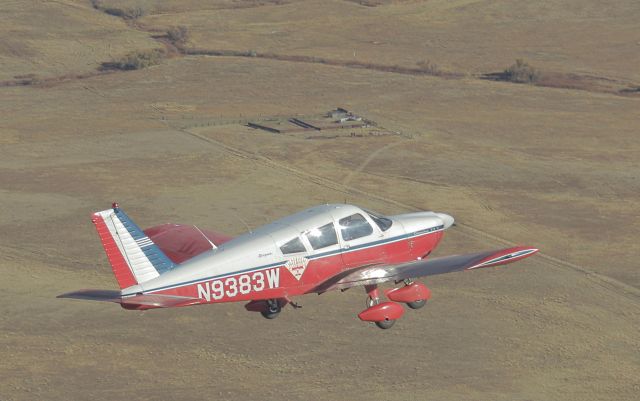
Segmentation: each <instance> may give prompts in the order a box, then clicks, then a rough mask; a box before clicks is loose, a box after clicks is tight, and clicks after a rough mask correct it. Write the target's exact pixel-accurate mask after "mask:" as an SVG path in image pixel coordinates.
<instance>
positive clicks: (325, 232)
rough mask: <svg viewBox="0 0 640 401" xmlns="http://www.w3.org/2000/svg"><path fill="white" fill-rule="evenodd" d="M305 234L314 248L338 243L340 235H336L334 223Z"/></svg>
mask: <svg viewBox="0 0 640 401" xmlns="http://www.w3.org/2000/svg"><path fill="white" fill-rule="evenodd" d="M305 235H306V236H307V239H308V240H309V243H310V244H311V246H312V247H313V249H321V248H326V247H328V246H331V245H335V244H337V243H338V236H337V235H336V229H335V228H334V226H333V223H329V224H325V225H324V226H322V227H318V228H314V229H312V230H309V231H307V232H306V233H305Z"/></svg>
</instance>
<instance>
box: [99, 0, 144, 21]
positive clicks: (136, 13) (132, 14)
mask: <svg viewBox="0 0 640 401" xmlns="http://www.w3.org/2000/svg"><path fill="white" fill-rule="evenodd" d="M91 5H92V6H93V8H95V9H96V10H100V11H102V12H104V13H106V14H109V15H113V16H114V17H120V18H123V19H137V18H140V17H142V16H143V15H144V14H145V12H144V9H143V8H142V7H127V8H118V7H109V6H105V5H104V4H103V3H102V0H91Z"/></svg>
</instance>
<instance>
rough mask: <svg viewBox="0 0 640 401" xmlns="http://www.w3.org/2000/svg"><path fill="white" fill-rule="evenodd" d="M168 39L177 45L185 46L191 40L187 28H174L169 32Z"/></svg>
mask: <svg viewBox="0 0 640 401" xmlns="http://www.w3.org/2000/svg"><path fill="white" fill-rule="evenodd" d="M167 38H169V40H170V41H171V42H172V43H173V44H175V45H183V44H185V43H186V42H187V40H189V30H188V29H187V27H186V26H182V25H180V26H172V27H171V28H169V30H168V31H167Z"/></svg>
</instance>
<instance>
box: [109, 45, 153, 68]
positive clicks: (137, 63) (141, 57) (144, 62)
mask: <svg viewBox="0 0 640 401" xmlns="http://www.w3.org/2000/svg"><path fill="white" fill-rule="evenodd" d="M163 57H164V52H163V51H162V50H160V49H153V50H144V51H137V52H133V53H129V54H127V55H125V56H124V57H122V58H120V59H117V60H114V61H110V62H107V63H102V69H103V70H140V69H142V68H147V67H150V66H152V65H156V64H159V63H160V61H161V60H162V58H163Z"/></svg>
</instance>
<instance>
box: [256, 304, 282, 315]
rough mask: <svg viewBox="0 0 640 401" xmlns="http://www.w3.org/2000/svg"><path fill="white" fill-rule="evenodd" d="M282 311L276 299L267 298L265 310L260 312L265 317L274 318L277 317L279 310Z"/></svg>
mask: <svg viewBox="0 0 640 401" xmlns="http://www.w3.org/2000/svg"><path fill="white" fill-rule="evenodd" d="M281 311H282V307H281V306H280V303H279V302H278V301H277V300H268V301H267V310H264V311H262V312H260V313H261V314H262V316H263V317H264V318H265V319H275V318H277V317H278V315H279V314H280V312H281Z"/></svg>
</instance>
